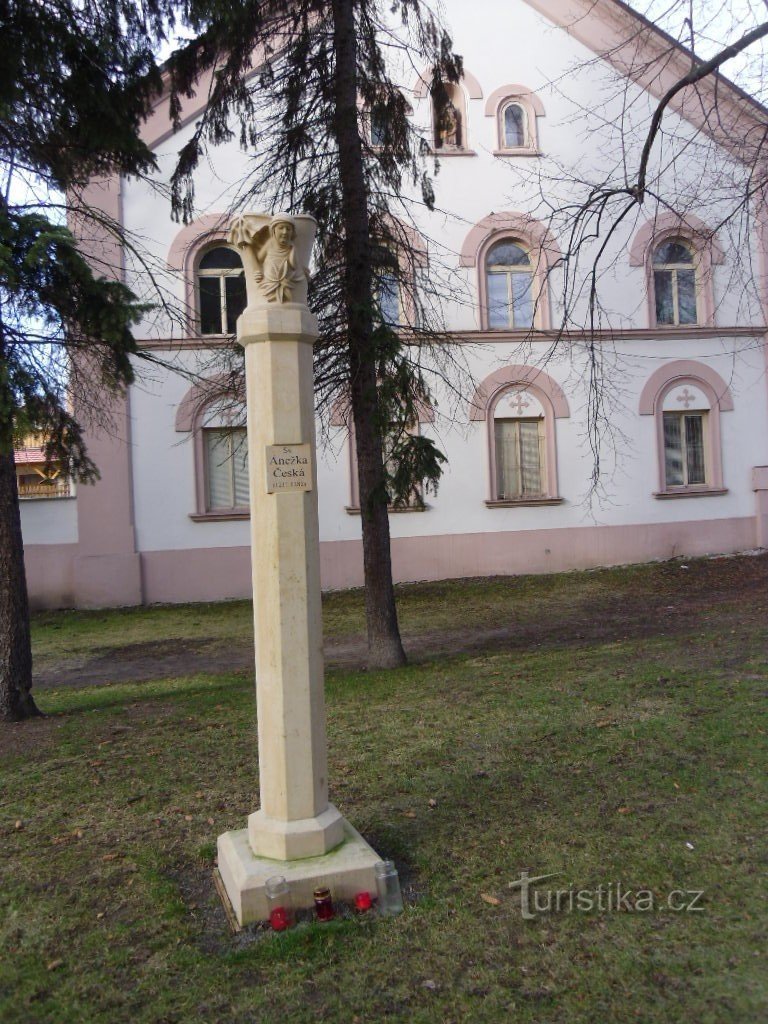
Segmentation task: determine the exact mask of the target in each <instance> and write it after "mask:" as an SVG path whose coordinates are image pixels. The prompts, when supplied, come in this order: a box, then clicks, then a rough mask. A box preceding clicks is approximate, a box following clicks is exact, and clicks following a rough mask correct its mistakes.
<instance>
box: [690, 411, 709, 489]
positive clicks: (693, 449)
mask: <svg viewBox="0 0 768 1024" xmlns="http://www.w3.org/2000/svg"><path fill="white" fill-rule="evenodd" d="M685 454H686V464H687V465H686V468H687V470H688V483H689V484H703V483H705V482H706V474H705V472H704V422H703V418H702V417H701V416H686V417H685Z"/></svg>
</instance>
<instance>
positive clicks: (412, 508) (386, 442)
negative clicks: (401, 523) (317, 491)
mask: <svg viewBox="0 0 768 1024" xmlns="http://www.w3.org/2000/svg"><path fill="white" fill-rule="evenodd" d="M434 419H435V411H434V409H433V408H432V407H431V406H430V405H428V404H427V403H426V402H417V403H416V418H415V420H414V421H413V422H412V423H410V424H409V425H408V426H406V427H397V426H395V425H394V424H393V425H392V426H391V428H390V429H389V430H387V431H386V432H385V435H384V438H383V455H384V463H385V466H386V468H387V471H388V472H389V473H390V474H391V475H393V476H394V475H395V465H394V462H393V455H394V451H395V449H396V447H397V445H398V444H399V443H400V442H401V440H402V439H403V437H404V435H411V436H412V437H419V436H420V435H421V434H422V432H423V431H422V424H425V423H432V422H434ZM331 426H333V427H344V428H345V430H346V431H347V441H348V452H349V481H350V488H349V491H350V500H349V505H347V506H346V510H347V512H348V513H349V514H350V515H359V514H360V490H359V485H358V476H357V452H356V447H355V428H354V423H353V421H352V410H351V407H350V404H349V399H348V398H343V399H339V400H338V401H337V402H336V403H335V405H334V407H333V410H332V412H331ZM428 507H429V506H428V505H426V504H425V503H424V494H423V488H422V487H421V486H419V485H417V486H415V487H414V488H413V490H412V492H411V493H410V495H409V496H408V497H407V499H405V500H400V501H392V502H390V503H389V505H388V510H389V511H390V512H426V511H427V510H428Z"/></svg>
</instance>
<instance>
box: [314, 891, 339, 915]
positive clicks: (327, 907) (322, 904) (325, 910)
mask: <svg viewBox="0 0 768 1024" xmlns="http://www.w3.org/2000/svg"><path fill="white" fill-rule="evenodd" d="M314 899H315V913H316V914H317V920H318V921H332V920H333V918H334V917H335V916H336V911H335V910H334V909H333V900H332V899H331V890H330V889H328V888H326V886H324V885H323V886H320V887H319V888H318V889H315V892H314Z"/></svg>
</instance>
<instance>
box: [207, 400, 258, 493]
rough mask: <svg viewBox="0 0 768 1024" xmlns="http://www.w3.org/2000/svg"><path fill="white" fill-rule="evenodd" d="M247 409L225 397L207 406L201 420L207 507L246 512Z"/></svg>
mask: <svg viewBox="0 0 768 1024" xmlns="http://www.w3.org/2000/svg"><path fill="white" fill-rule="evenodd" d="M244 419H245V417H244V411H243V410H242V408H241V407H239V408H233V406H232V403H231V402H228V401H222V402H219V403H215V404H213V405H211V406H208V407H207V408H206V409H205V410H204V412H203V415H202V417H201V420H200V432H201V435H202V447H203V464H204V477H205V511H206V512H212V513H217V512H218V513H223V512H235V511H240V512H244V511H246V510H247V509H248V507H249V505H250V496H249V492H248V436H247V433H246V429H245V426H244V425H242V424H243V423H244Z"/></svg>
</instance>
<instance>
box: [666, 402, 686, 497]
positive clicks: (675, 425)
mask: <svg viewBox="0 0 768 1024" xmlns="http://www.w3.org/2000/svg"><path fill="white" fill-rule="evenodd" d="M664 479H665V480H666V484H667V487H681V486H682V485H683V484H684V483H685V481H684V479H683V439H682V435H681V431H680V417H679V416H678V415H676V414H675V413H668V412H665V413H664Z"/></svg>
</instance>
